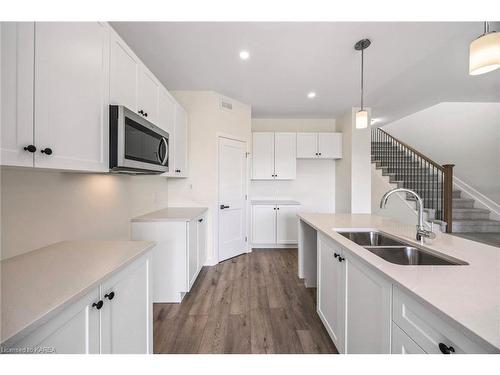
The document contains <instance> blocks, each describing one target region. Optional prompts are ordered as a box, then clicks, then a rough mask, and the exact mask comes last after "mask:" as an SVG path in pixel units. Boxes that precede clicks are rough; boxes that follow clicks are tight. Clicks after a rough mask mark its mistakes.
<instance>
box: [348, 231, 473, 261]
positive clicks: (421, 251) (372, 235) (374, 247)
mask: <svg viewBox="0 0 500 375" xmlns="http://www.w3.org/2000/svg"><path fill="white" fill-rule="evenodd" d="M338 233H339V234H341V235H342V236H344V237H345V238H347V239H349V240H351V241H352V242H354V243H356V244H358V245H360V246H363V247H364V248H365V249H366V250H368V251H370V252H371V253H373V254H375V255H377V256H379V257H380V258H382V259H384V260H386V261H387V262H390V263H394V264H399V265H403V266H413V265H414V266H459V265H467V264H468V263H467V262H464V261H462V260H459V259H455V258H451V257H448V256H445V255H438V254H435V253H434V252H433V251H431V250H427V249H425V248H423V247H420V246H417V245H414V244H411V243H407V242H405V241H403V240H399V239H396V238H394V237H392V236H389V235H387V234H385V233H382V232H378V231H357V232H338Z"/></svg>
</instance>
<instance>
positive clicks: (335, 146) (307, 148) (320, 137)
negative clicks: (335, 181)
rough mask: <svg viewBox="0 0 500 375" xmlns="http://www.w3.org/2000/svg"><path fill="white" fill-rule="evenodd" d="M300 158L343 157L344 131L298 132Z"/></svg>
mask: <svg viewBox="0 0 500 375" xmlns="http://www.w3.org/2000/svg"><path fill="white" fill-rule="evenodd" d="M297 158H298V159H341V158H342V133H297Z"/></svg>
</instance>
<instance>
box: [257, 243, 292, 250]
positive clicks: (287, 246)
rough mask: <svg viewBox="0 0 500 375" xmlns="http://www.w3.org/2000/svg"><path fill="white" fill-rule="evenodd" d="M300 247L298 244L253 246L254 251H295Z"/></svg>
mask: <svg viewBox="0 0 500 375" xmlns="http://www.w3.org/2000/svg"><path fill="white" fill-rule="evenodd" d="M297 246H299V245H298V244H297V243H296V244H293V243H292V244H280V245H278V244H275V243H274V244H264V245H263V244H253V245H252V248H253V249H295V248H297Z"/></svg>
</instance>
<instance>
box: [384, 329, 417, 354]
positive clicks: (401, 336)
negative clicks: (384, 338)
mask: <svg viewBox="0 0 500 375" xmlns="http://www.w3.org/2000/svg"><path fill="white" fill-rule="evenodd" d="M391 348H392V349H391V354H425V352H424V350H423V349H422V348H421V347H420V346H418V345H417V343H416V342H415V341H413V340H412V339H411V338H410V336H408V335H407V334H406V333H405V332H404V331H403V330H402V329H401V328H399V327H398V326H397V325H396V324H394V323H392V344H391Z"/></svg>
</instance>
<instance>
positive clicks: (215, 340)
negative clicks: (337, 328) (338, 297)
mask: <svg viewBox="0 0 500 375" xmlns="http://www.w3.org/2000/svg"><path fill="white" fill-rule="evenodd" d="M315 291H316V290H315V289H306V288H305V287H304V284H303V282H302V281H301V280H299V279H298V278H297V250H296V249H285V250H274V249H273V250H271V249H262V250H253V252H252V253H249V254H245V255H241V256H239V257H236V258H233V259H230V260H227V261H225V262H222V263H219V264H218V265H216V266H214V267H203V269H202V270H201V272H200V275H199V276H198V279H197V280H196V282H195V284H194V285H193V288H192V289H191V292H189V293H188V294H187V295H186V296H185V297H184V300H183V301H182V303H180V304H171V303H165V304H155V305H154V326H153V332H154V352H155V353H256V354H257V353H337V350H336V349H335V346H334V345H333V343H332V341H331V340H330V337H329V336H328V333H327V332H326V330H325V328H324V327H323V324H322V323H321V321H320V319H319V317H318V315H317V313H316V303H315V299H316V295H315Z"/></svg>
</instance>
